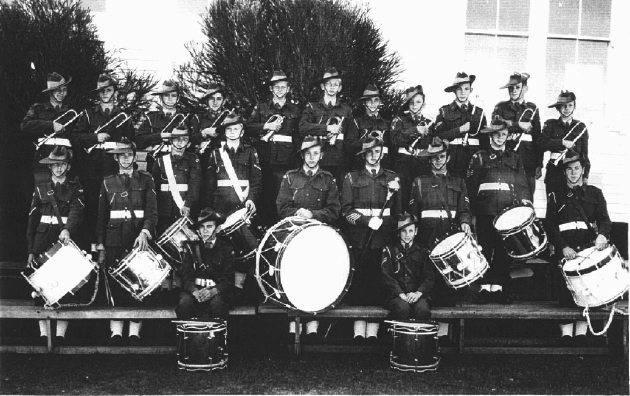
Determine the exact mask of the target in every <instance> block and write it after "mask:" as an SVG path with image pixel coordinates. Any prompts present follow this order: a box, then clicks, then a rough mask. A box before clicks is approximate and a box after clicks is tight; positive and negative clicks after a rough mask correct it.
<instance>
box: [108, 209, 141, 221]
mask: <svg viewBox="0 0 630 396" xmlns="http://www.w3.org/2000/svg"><path fill="white" fill-rule="evenodd" d="M134 213H135V214H136V218H137V219H142V218H144V210H134ZM109 218H110V219H130V218H131V213H130V212H129V211H128V210H112V211H111V212H110V214H109Z"/></svg>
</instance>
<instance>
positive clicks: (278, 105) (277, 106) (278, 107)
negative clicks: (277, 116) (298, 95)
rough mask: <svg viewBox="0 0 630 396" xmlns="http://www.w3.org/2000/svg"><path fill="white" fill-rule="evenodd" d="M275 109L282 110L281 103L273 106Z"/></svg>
mask: <svg viewBox="0 0 630 396" xmlns="http://www.w3.org/2000/svg"><path fill="white" fill-rule="evenodd" d="M273 108H274V109H276V110H280V108H281V106H280V103H275V104H274V105H273Z"/></svg>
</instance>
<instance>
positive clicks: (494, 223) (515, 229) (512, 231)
mask: <svg viewBox="0 0 630 396" xmlns="http://www.w3.org/2000/svg"><path fill="white" fill-rule="evenodd" d="M523 207H525V208H530V209H532V213H531V215H530V216H529V218H528V219H527V220H526V221H525V222H524V223H521V224H519V225H518V226H517V227H513V228H510V229H507V230H499V229H497V220H498V219H499V218H500V217H501V216H503V215H504V214H505V213H507V212H509V211H510V210H512V209H516V208H523ZM534 220H536V211H535V210H534V209H533V208H532V207H531V206H529V205H512V206H508V207H507V208H505V209H503V210H502V211H500V212H499V214H498V215H496V216H495V218H494V220H493V221H492V226H493V227H494V229H495V230H496V231H497V232H498V233H499V234H501V235H505V236H508V235H512V234H515V233H516V232H518V231H520V230H522V229H523V228H524V227H526V226H529V225H531V224H532V223H533V222H534Z"/></svg>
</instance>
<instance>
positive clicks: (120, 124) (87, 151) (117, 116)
mask: <svg viewBox="0 0 630 396" xmlns="http://www.w3.org/2000/svg"><path fill="white" fill-rule="evenodd" d="M120 116H123V117H124V118H125V119H124V120H122V121H121V122H119V123H118V124H117V125H116V126H115V127H114V130H116V129H118V128H119V127H121V126H122V124H124V123H125V122H127V121H129V120H130V119H131V116H130V115H127V114H125V113H118V114H116V116H115V117H113V118H112V119H111V120H109V121H107V122H106V123H105V124H103V125H101V126H100V127H98V128H97V129H96V131H94V133H95V134H98V133H99V132H100V131H102V130H103V128H105V127H106V126H108V125H109V124H111V123H112V122H114V120H116V119H117V118H119V117H120ZM101 144H102V143H96V144H95V145H94V146H92V147H89V148H87V149H85V152H86V153H88V154H90V153H91V152H92V150H94V149H95V148H97V147H98V146H99V145H101Z"/></svg>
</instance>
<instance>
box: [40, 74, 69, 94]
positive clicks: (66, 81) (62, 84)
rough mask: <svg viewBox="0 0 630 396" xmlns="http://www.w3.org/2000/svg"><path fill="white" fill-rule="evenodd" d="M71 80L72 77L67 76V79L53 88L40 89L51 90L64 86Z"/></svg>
mask: <svg viewBox="0 0 630 396" xmlns="http://www.w3.org/2000/svg"><path fill="white" fill-rule="evenodd" d="M71 82H72V77H70V76H68V79H67V80H66V82H65V83H63V84H60V85H57V86H56V87H54V88H46V89H45V90H43V91H42V93H44V92H51V91H54V90H55V89H59V88H62V87H65V86H67V85H68V84H70V83H71Z"/></svg>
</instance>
